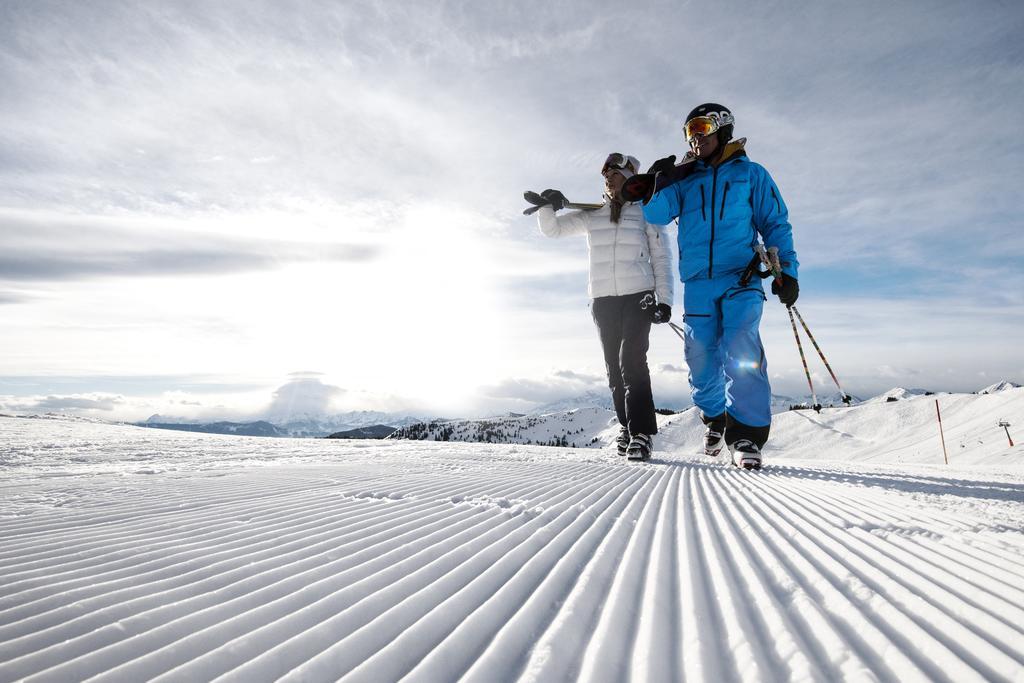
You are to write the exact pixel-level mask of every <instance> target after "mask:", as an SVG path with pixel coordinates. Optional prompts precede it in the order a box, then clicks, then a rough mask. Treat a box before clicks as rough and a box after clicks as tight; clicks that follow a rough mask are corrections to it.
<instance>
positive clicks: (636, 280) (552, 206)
mask: <svg viewBox="0 0 1024 683" xmlns="http://www.w3.org/2000/svg"><path fill="white" fill-rule="evenodd" d="M639 168H640V162H639V161H637V159H636V158H635V157H631V156H624V155H622V154H617V153H615V154H610V155H609V156H608V159H607V160H606V161H605V164H604V166H603V168H602V169H601V175H602V176H604V182H605V203H604V205H603V206H602V207H601V208H600V209H595V210H585V211H573V212H572V213H569V214H565V215H562V216H556V215H555V212H556V211H558V210H560V209H562V208H564V206H565V203H566V200H565V196H564V195H562V193H561V192H559V191H557V190H545V191H544V192H542V193H541V196H542V197H543V198H544V199H545V200H546V201H547V202H548V203H547V204H546V205H545V206H542V207H541V208H540V210H539V211H538V212H537V222H538V223H539V225H540V230H541V232H542V233H544V234H545V235H547V236H548V237H565V236H568V235H586V236H587V246H588V248H589V251H590V286H589V293H590V297H591V299H592V301H591V312H592V313H593V316H594V322H595V323H596V324H597V329H598V332H599V334H600V337H601V346H602V348H603V349H604V362H605V366H606V368H607V370H608V386H609V387H610V388H611V392H612V401H613V403H614V405H615V412H616V414H617V415H618V418H619V424H620V425H622V429H621V432H620V434H619V437H618V439H617V445H618V452H619V455H627V456H628V457H629V458H630V459H635V460H642V459H645V458H647V457H649V456H650V454H651V450H652V449H653V446H654V443H653V438H652V437H653V436H654V435H655V434H656V433H657V432H658V425H657V422H656V421H655V415H654V399H653V398H652V396H651V375H650V371H649V370H648V367H647V349H648V348H649V346H650V342H649V337H650V331H651V323H652V322H654V323H664V322H668V320H669V318H670V317H671V316H672V282H673V281H672V277H673V276H672V253H671V248H670V247H669V242H668V236H667V234H666V232H665V228H664V227H663V226H659V225H651V224H649V223H647V221H645V220H644V216H643V211H641V209H640V206H639V205H638V204H626V203H623V201H622V199H621V195H620V194H619V193H620V190H621V189H622V184H623V183H624V182H625V181H626V179H627V178H629V177H631V176H633V175H634V174H636V173H637V172H638V171H639Z"/></svg>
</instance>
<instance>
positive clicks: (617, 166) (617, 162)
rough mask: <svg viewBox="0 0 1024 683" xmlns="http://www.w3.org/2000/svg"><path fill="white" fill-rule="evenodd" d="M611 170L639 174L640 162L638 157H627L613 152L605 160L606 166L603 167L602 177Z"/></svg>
mask: <svg viewBox="0 0 1024 683" xmlns="http://www.w3.org/2000/svg"><path fill="white" fill-rule="evenodd" d="M609 170H616V171H622V170H628V171H632V172H633V173H639V171H640V162H639V161H638V160H637V158H636V157H631V156H626V155H625V154H619V153H618V152H612V153H611V154H609V155H608V158H607V159H605V160H604V166H602V167H601V175H604V174H605V173H607V172H608V171H609Z"/></svg>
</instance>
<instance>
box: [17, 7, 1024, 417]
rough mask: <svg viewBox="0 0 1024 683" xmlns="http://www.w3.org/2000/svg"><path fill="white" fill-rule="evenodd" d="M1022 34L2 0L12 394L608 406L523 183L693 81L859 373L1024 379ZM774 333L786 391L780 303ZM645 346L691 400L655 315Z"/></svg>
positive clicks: (305, 403) (884, 19)
mask: <svg viewBox="0 0 1024 683" xmlns="http://www.w3.org/2000/svg"><path fill="white" fill-rule="evenodd" d="M1022 33H1024V6H1022V5H1021V4H1020V3H1017V2H1014V1H1012V0H1006V1H1000V0H980V1H978V0H973V1H969V2H943V1H942V0H932V1H928V2H924V1H921V2H900V3H893V2H889V1H885V2H861V3H845V2H805V3H795V2H772V1H767V2H764V1H762V2H745V3H740V2H717V3H694V2H683V1H679V0H673V1H671V2H653V3H642V2H641V3H621V2H607V3H599V2H583V1H580V2H565V3H562V2H557V3H551V2H529V1H519V2H515V3H491V2H484V3H480V2H468V1H467V2H440V3H424V2H397V1H396V2H372V1H370V2H360V1H336V2H312V1H310V2H307V1H301V0H296V1H294V2H278V1H274V2H259V1H254V0H247V1H246V2H227V1H222V2H199V1H197V2H174V1H168V0H162V1H160V2H145V1H140V0H131V1H130V2H115V1H105V2H98V3H80V2H47V1H45V0H31V1H30V0H2V1H0V410H8V411H22V412H24V411H41V410H62V409H63V410H70V411H75V412H79V413H82V414H88V415H95V416H99V417H107V418H117V419H139V418H145V417H146V416H148V415H150V414H152V413H161V414H164V415H177V416H183V417H230V418H241V417H253V416H266V415H280V414H281V413H282V411H283V412H285V413H287V412H289V411H291V412H299V411H305V410H310V411H315V410H338V411H341V410H351V409H383V410H394V411H413V412H417V411H418V412H420V413H429V412H434V413H447V414H454V413H460V414H467V415H468V414H481V413H490V412H496V411H499V410H522V409H528V408H530V407H532V406H534V405H536V404H537V403H539V402H546V401H550V400H556V399H558V398H561V397H565V396H571V395H576V394H579V393H582V392H585V391H587V390H593V389H597V390H602V387H603V386H604V379H603V366H602V364H601V356H600V349H599V345H598V342H597V336H596V332H595V330H594V327H593V323H592V322H591V319H590V316H589V312H588V308H587V305H588V300H587V297H586V246H585V243H584V241H583V239H582V238H581V239H569V240H549V239H546V238H544V237H543V236H541V235H540V234H539V233H538V231H537V228H536V225H535V222H534V221H533V219H532V218H528V217H524V216H522V215H521V210H522V208H523V202H522V198H521V194H522V191H523V190H525V189H535V190H541V189H544V188H546V187H558V188H561V189H562V190H563V191H564V192H565V193H566V194H567V195H568V196H569V197H570V198H573V199H575V200H578V201H594V200H597V199H598V197H599V196H600V191H601V183H602V181H601V178H600V176H599V174H598V171H599V167H600V163H601V161H602V160H603V158H604V156H605V155H606V154H607V153H608V152H609V151H622V152H625V153H630V154H633V155H635V156H637V157H639V158H640V160H641V162H643V164H645V165H646V164H648V163H650V162H651V161H653V160H654V159H656V158H658V157H661V156H665V155H667V154H671V153H676V154H680V153H681V152H682V150H683V149H684V141H683V139H682V136H681V133H680V127H681V124H682V119H683V117H684V116H685V114H686V112H687V111H689V110H690V109H691V108H692V107H693V106H695V105H696V104H699V103H701V102H704V101H717V102H722V103H724V104H726V105H727V106H729V107H730V108H731V109H732V110H733V112H734V113H735V115H736V117H737V125H736V134H737V135H739V136H744V137H747V138H748V145H747V149H748V152H749V154H750V157H751V158H752V159H754V160H755V161H758V162H760V163H762V164H763V165H765V166H766V167H767V168H768V169H769V170H770V171H771V172H772V174H773V175H774V177H775V179H776V181H777V182H778V184H779V186H780V188H781V190H782V192H783V194H784V196H785V198H786V201H787V203H788V204H789V207H790V215H791V219H792V222H793V226H794V232H795V237H796V245H797V249H798V252H799V255H800V261H801V265H802V267H801V283H800V284H801V300H800V309H801V311H802V312H803V314H804V316H805V318H806V319H807V321H808V323H809V324H810V325H811V326H812V330H814V332H815V335H816V337H817V338H818V340H819V341H820V342H821V344H822V346H823V347H824V348H825V350H826V352H827V353H828V354H829V356H830V360H831V361H832V362H833V366H834V367H835V368H836V370H837V371H838V372H839V374H840V377H841V379H843V380H844V384H845V388H846V389H847V390H849V391H851V392H853V393H855V394H857V393H859V394H865V395H867V394H873V393H878V392H880V391H883V390H885V389H887V388H889V387H892V386H897V385H903V386H914V387H916V386H923V387H925V388H932V389H937V390H975V389H978V388H981V387H983V386H985V385H987V384H990V383H991V382H993V381H995V380H997V379H1012V380H1017V381H1020V380H1021V379H1024V357H1022V354H1021V353H1020V351H1019V347H1020V337H1021V334H1022V332H1024V218H1022V215H1024V213H1022V211H1021V208H1020V206H1019V201H1020V197H1021V190H1020V187H1021V185H1022V182H1024V171H1022V169H1024V166H1022V164H1021V158H1022V154H1021V153H1022V146H1024V142H1022V140H1024V136H1022V131H1021V128H1022V123H1024V41H1021V40H1020V35H1021V34H1022ZM677 290H678V288H677ZM678 296H679V292H678V291H677V302H678ZM763 335H764V338H765V344H766V347H767V351H768V360H769V372H770V374H771V375H772V377H773V386H774V388H775V390H776V392H777V393H784V394H785V393H788V394H794V395H795V394H800V393H803V392H804V391H805V388H806V382H805V380H804V379H803V376H802V370H801V367H800V361H799V356H798V355H797V353H796V349H795V345H794V343H793V340H792V332H791V330H790V328H789V321H788V318H787V316H786V315H785V309H784V308H783V307H782V306H781V305H780V304H778V302H777V300H775V299H772V300H771V301H770V302H769V305H768V307H767V309H766V313H765V320H764V325H763ZM650 363H651V367H652V370H653V372H654V380H655V391H656V398H657V400H658V402H659V403H660V404H663V405H672V404H679V403H680V402H682V401H683V400H684V399H685V396H686V395H687V393H688V392H687V387H686V374H685V366H684V365H683V361H682V345H681V343H680V342H679V340H678V339H677V338H676V337H675V336H674V335H673V334H672V333H671V332H670V331H669V330H668V329H666V328H665V327H664V326H663V327H660V328H656V329H655V330H654V331H653V332H652V350H651V354H650ZM814 367H815V368H820V367H821V366H820V364H814ZM817 377H818V379H819V381H820V382H822V384H821V386H822V387H826V386H827V385H825V384H824V381H825V380H827V376H826V375H824V374H823V372H821V371H819V372H818V373H817Z"/></svg>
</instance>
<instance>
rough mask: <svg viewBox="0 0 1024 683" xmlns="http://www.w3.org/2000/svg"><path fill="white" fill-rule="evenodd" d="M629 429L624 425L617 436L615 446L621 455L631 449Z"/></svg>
mask: <svg viewBox="0 0 1024 683" xmlns="http://www.w3.org/2000/svg"><path fill="white" fill-rule="evenodd" d="M629 440H630V439H629V430H628V429H626V428H625V427H623V428H622V429H620V430H619V435H618V436H617V437H615V448H616V450H617V451H618V453H619V455H623V456H624V455H626V451H627V450H629Z"/></svg>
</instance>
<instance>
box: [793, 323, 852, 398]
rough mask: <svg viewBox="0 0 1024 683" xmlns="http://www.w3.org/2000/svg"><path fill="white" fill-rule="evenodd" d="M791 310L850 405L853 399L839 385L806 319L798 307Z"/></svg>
mask: <svg viewBox="0 0 1024 683" xmlns="http://www.w3.org/2000/svg"><path fill="white" fill-rule="evenodd" d="M790 310H792V311H793V313H796V317H797V319H798V320H799V321H800V324H801V325H803V327H804V332H806V333H807V338H808V339H810V340H811V343H812V344H814V348H815V350H816V351H817V352H818V355H819V356H821V362H822V363H824V364H825V367H826V368H828V374H830V375H832V381H833V382H835V383H836V387H837V388H838V389H839V395H840V396H842V397H843V403H845V404H846V405H850V403H851V402H852V401H853V398H852V397H851V396H850V395H849V394H848V393H846V392H845V391H843V387H842V385H841V384H839V378H838V377H836V373H835V372H833V370H832V366H831V365H829V364H828V359H826V358H825V353H824V352H823V351H822V350H821V347H820V346H818V342H817V341H816V340H815V339H814V335H813V334H811V328H809V327H808V326H807V323H805V322H804V317H803V316H802V315H800V311H798V310H796V306H790ZM790 317H792V316H790Z"/></svg>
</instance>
